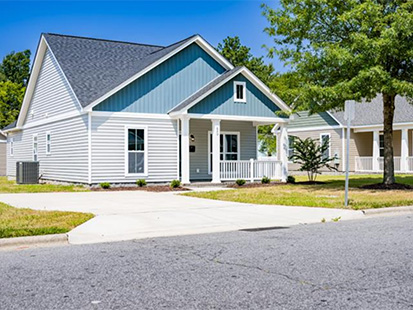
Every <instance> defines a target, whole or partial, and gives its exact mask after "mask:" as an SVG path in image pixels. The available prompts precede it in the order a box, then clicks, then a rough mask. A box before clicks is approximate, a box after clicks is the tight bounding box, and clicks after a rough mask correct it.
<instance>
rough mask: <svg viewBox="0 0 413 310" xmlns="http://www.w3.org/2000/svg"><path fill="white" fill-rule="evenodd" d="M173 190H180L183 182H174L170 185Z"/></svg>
mask: <svg viewBox="0 0 413 310" xmlns="http://www.w3.org/2000/svg"><path fill="white" fill-rule="evenodd" d="M169 186H170V187H171V188H178V187H180V186H181V181H179V180H172V181H171V184H169Z"/></svg>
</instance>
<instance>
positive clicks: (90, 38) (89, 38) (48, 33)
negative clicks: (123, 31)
mask: <svg viewBox="0 0 413 310" xmlns="http://www.w3.org/2000/svg"><path fill="white" fill-rule="evenodd" d="M43 34H47V35H52V36H59V37H69V38H76V39H85V40H94V41H103V42H113V43H124V44H132V45H141V46H153V47H159V48H166V47H165V46H162V45H155V44H145V43H136V42H129V41H120V40H110V39H101V38H92V37H83V36H75V35H70V34H61V33H51V32H43V33H42V35H43Z"/></svg>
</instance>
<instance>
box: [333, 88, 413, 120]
mask: <svg viewBox="0 0 413 310" xmlns="http://www.w3.org/2000/svg"><path fill="white" fill-rule="evenodd" d="M412 103H413V102H412ZM395 106H396V108H395V111H394V123H406V122H413V105H412V104H410V103H409V101H408V99H407V98H405V97H401V96H397V97H396V102H395ZM355 107H356V113H355V119H354V121H352V122H351V125H352V126H364V125H377V124H383V97H382V95H381V94H380V95H378V96H377V97H376V98H374V99H373V100H372V101H371V102H367V101H365V100H363V101H362V102H360V103H357V104H356V105H355ZM330 113H331V114H332V115H333V116H334V117H335V118H336V119H337V120H338V121H339V122H340V123H341V124H342V125H345V124H346V120H345V119H344V112H343V111H333V112H330Z"/></svg>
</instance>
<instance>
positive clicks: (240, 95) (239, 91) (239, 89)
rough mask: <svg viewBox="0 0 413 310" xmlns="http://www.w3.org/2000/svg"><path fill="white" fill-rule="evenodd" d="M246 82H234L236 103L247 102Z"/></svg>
mask: <svg viewBox="0 0 413 310" xmlns="http://www.w3.org/2000/svg"><path fill="white" fill-rule="evenodd" d="M246 100H247V99H246V87H245V82H234V101H235V102H246Z"/></svg>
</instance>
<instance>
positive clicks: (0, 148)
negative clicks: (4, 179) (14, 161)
mask: <svg viewBox="0 0 413 310" xmlns="http://www.w3.org/2000/svg"><path fill="white" fill-rule="evenodd" d="M6 143H7V138H6V136H5V135H3V134H2V133H1V132H0V176H5V175H6V161H7V156H6V152H7V144H6Z"/></svg>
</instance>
